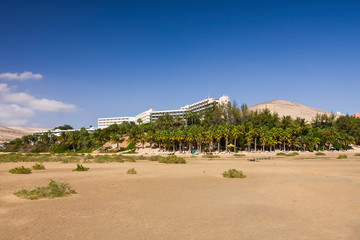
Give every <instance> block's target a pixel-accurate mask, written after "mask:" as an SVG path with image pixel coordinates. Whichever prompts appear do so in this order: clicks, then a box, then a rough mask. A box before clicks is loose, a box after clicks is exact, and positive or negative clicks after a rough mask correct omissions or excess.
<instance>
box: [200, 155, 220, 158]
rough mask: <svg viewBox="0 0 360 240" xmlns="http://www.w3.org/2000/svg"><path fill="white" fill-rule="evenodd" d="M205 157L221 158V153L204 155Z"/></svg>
mask: <svg viewBox="0 0 360 240" xmlns="http://www.w3.org/2000/svg"><path fill="white" fill-rule="evenodd" d="M202 157H203V158H221V157H220V156H219V155H204V156H202Z"/></svg>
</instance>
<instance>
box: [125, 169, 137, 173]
mask: <svg viewBox="0 0 360 240" xmlns="http://www.w3.org/2000/svg"><path fill="white" fill-rule="evenodd" d="M126 173H127V174H137V172H136V170H135V168H130V169H129V170H127V172H126Z"/></svg>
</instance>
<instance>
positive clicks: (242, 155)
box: [234, 153, 246, 157]
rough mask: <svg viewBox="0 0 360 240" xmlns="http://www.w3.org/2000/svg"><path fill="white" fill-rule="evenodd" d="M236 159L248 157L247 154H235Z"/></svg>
mask: <svg viewBox="0 0 360 240" xmlns="http://www.w3.org/2000/svg"><path fill="white" fill-rule="evenodd" d="M234 157H246V155H245V154H239V153H235V154H234Z"/></svg>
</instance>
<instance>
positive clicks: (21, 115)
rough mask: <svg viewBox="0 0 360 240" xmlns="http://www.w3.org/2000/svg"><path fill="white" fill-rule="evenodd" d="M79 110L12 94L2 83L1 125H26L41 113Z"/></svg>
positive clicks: (45, 100) (54, 102) (71, 106)
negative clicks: (37, 113)
mask: <svg viewBox="0 0 360 240" xmlns="http://www.w3.org/2000/svg"><path fill="white" fill-rule="evenodd" d="M76 110H78V109H77V107H76V106H75V105H73V104H67V103H63V102H60V101H56V100H51V99H46V98H36V97H34V96H31V95H30V94H28V93H24V92H12V91H11V88H10V87H9V86H8V85H7V84H6V83H0V113H1V114H0V124H1V125H25V124H27V123H28V119H29V118H30V117H32V116H33V115H35V113H36V112H37V111H39V112H73V111H76Z"/></svg>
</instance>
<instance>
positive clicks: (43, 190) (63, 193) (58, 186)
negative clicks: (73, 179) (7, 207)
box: [14, 180, 76, 200]
mask: <svg viewBox="0 0 360 240" xmlns="http://www.w3.org/2000/svg"><path fill="white" fill-rule="evenodd" d="M75 193H76V192H75V191H74V190H73V189H72V187H71V186H70V185H69V184H68V183H64V182H59V183H58V182H55V181H53V180H50V183H49V184H48V185H47V186H44V187H37V188H35V189H32V190H26V189H22V190H20V191H18V192H15V193H14V195H15V196H18V197H21V198H26V199H30V200H36V199H39V198H57V197H67V196H69V195H71V194H75Z"/></svg>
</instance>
